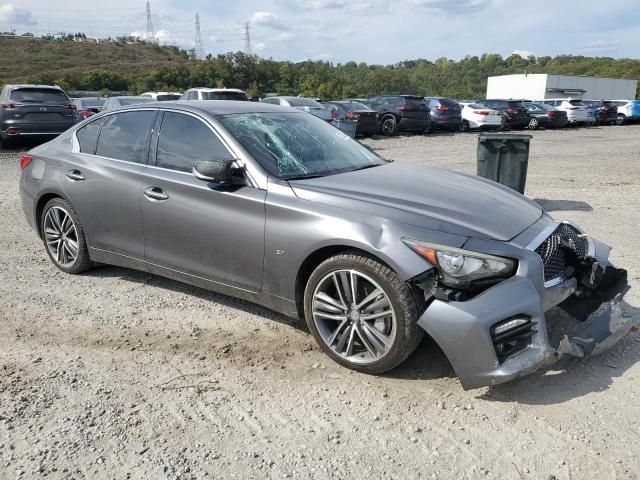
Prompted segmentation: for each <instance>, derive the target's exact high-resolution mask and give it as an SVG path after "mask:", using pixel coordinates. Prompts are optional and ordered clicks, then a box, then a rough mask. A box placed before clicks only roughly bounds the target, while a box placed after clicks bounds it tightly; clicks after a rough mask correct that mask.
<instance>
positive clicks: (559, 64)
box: [26, 46, 640, 100]
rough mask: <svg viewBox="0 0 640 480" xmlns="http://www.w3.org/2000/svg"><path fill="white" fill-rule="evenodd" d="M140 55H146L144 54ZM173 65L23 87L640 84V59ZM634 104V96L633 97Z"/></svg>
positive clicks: (470, 90)
mask: <svg viewBox="0 0 640 480" xmlns="http://www.w3.org/2000/svg"><path fill="white" fill-rule="evenodd" d="M145 48H151V47H146V46H145ZM154 48H161V49H169V50H171V51H172V53H174V54H175V53H177V54H178V55H179V58H180V61H179V62H178V64H177V65H175V66H165V67H160V68H152V69H151V70H149V71H146V72H138V73H135V72H132V73H131V74H129V75H125V74H118V73H114V72H112V71H110V70H108V69H99V70H95V69H94V70H90V71H86V72H78V71H73V72H69V73H64V74H62V75H60V74H57V75H56V74H51V73H47V72H40V73H37V74H34V75H31V76H29V78H27V79H26V80H27V81H29V82H34V83H35V82H37V83H55V84H57V85H60V86H61V87H62V88H65V89H68V90H95V91H100V90H104V91H108V90H113V91H122V90H128V91H130V92H132V93H141V92H143V91H167V90H169V91H174V90H178V91H183V90H186V89H187V88H190V87H228V88H241V89H243V90H245V91H246V92H247V93H248V94H249V95H250V96H252V97H263V96H265V95H267V94H279V95H302V96H310V97H319V98H322V99H324V100H327V99H336V98H346V97H370V96H373V95H381V94H397V93H405V94H417V95H429V96H447V97H453V98H484V95H485V92H486V84H487V77H489V76H493V75H505V74H511V73H525V72H528V73H553V74H566V75H588V76H598V77H615V78H627V79H640V60H636V59H614V58H608V57H585V56H573V55H560V56H556V57H549V56H544V57H533V56H531V57H529V58H527V59H524V58H521V57H520V56H518V55H511V56H509V57H506V58H504V57H502V56H501V55H497V54H484V55H482V56H479V57H478V56H467V57H465V58H463V59H461V60H451V59H447V58H439V59H437V60H435V61H431V60H426V59H417V60H405V61H402V62H399V63H396V64H393V65H369V64H366V63H356V62H347V63H338V64H334V63H331V62H325V61H310V60H309V61H303V62H298V63H293V62H288V61H277V60H273V59H271V58H269V59H265V58H260V57H258V56H256V55H250V54H246V53H243V52H229V53H225V54H220V55H217V56H212V55H208V56H207V57H206V58H205V59H201V60H200V59H197V58H195V54H194V52H187V51H185V50H181V49H178V48H177V47H159V46H155V47H154ZM639 98H640V97H639Z"/></svg>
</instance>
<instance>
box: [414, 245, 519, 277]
mask: <svg viewBox="0 0 640 480" xmlns="http://www.w3.org/2000/svg"><path fill="white" fill-rule="evenodd" d="M402 241H403V242H404V243H405V244H407V245H408V246H409V247H411V248H412V249H413V251H414V252H416V253H417V254H418V255H420V256H421V257H422V258H424V259H425V260H426V261H427V262H429V263H430V264H431V265H433V266H434V267H436V268H437V269H438V272H439V273H440V275H441V280H442V282H443V283H444V284H445V285H448V286H450V287H454V288H462V287H465V286H467V285H469V284H470V283H471V282H473V281H475V280H481V279H490V278H497V279H500V278H508V277H510V276H512V275H513V274H514V273H515V269H516V265H517V262H516V261H515V260H512V259H510V258H503V257H497V256H494V255H487V254H484V253H478V252H469V251H467V250H462V249H460V248H452V247H447V246H445V245H436V244H433V243H426V242H421V241H419V240H411V239H407V238H404V239H402Z"/></svg>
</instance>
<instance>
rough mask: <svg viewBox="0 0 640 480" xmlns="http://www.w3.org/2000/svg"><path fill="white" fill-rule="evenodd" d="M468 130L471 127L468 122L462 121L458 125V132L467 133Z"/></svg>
mask: <svg viewBox="0 0 640 480" xmlns="http://www.w3.org/2000/svg"><path fill="white" fill-rule="evenodd" d="M470 129H471V127H470V126H469V122H468V121H466V120H463V121H462V123H461V124H460V131H461V132H468V131H469V130H470Z"/></svg>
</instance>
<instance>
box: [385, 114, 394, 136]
mask: <svg viewBox="0 0 640 480" xmlns="http://www.w3.org/2000/svg"><path fill="white" fill-rule="evenodd" d="M395 130H396V122H395V120H394V119H393V118H387V119H385V120H384V122H382V133H384V134H385V135H393V133H394V132H395Z"/></svg>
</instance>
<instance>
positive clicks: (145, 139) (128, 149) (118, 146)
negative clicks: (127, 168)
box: [96, 112, 155, 164]
mask: <svg viewBox="0 0 640 480" xmlns="http://www.w3.org/2000/svg"><path fill="white" fill-rule="evenodd" d="M154 114H155V112H122V113H116V114H114V115H109V116H107V117H103V124H102V130H101V132H100V138H99V140H98V147H97V149H96V155H100V156H101V157H108V158H115V159H117V160H124V161H127V162H134V163H143V164H144V163H147V149H148V146H149V133H150V130H151V121H152V120H153V118H154Z"/></svg>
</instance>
